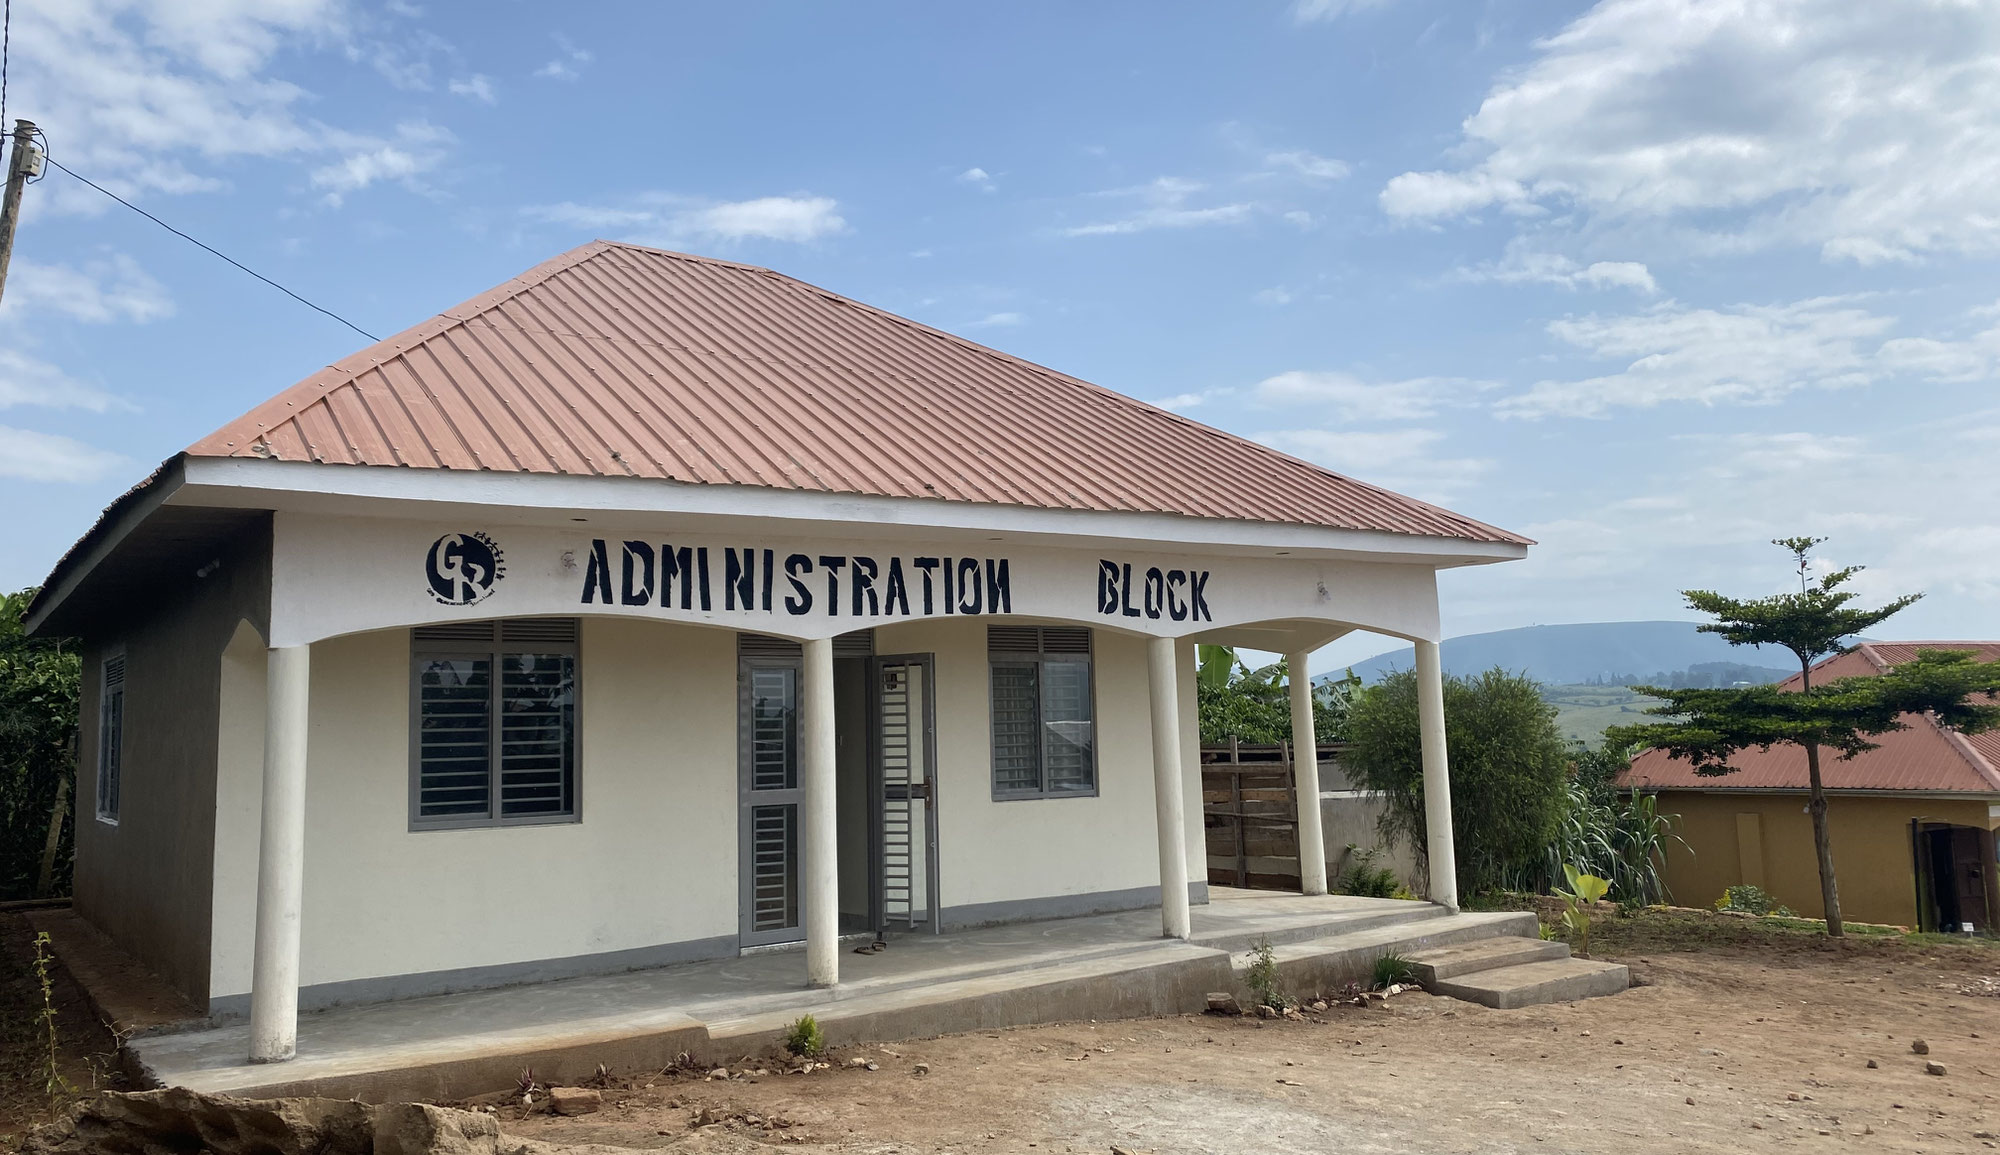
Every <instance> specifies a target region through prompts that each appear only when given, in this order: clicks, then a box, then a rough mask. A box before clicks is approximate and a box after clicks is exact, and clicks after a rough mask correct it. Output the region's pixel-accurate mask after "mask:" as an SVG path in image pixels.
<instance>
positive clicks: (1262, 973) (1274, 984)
mask: <svg viewBox="0 0 2000 1155" xmlns="http://www.w3.org/2000/svg"><path fill="white" fill-rule="evenodd" d="M1250 953H1251V956H1252V957H1251V960H1250V969H1249V970H1248V971H1247V972H1245V973H1244V975H1243V984H1244V985H1245V986H1247V987H1249V988H1250V993H1251V994H1252V995H1254V996H1255V997H1256V999H1257V1005H1258V1006H1260V1007H1270V1008H1271V1009H1273V1010H1278V1011H1282V1010H1284V1009H1285V1008H1286V1007H1289V1006H1291V1005H1292V1000H1291V999H1289V998H1286V997H1285V992H1284V991H1282V990H1280V989H1279V987H1278V957H1277V953H1276V952H1275V951H1273V950H1272V949H1271V940H1270V939H1268V938H1266V939H1261V940H1259V941H1258V943H1257V945H1256V946H1255V947H1253V948H1251V951H1250Z"/></svg>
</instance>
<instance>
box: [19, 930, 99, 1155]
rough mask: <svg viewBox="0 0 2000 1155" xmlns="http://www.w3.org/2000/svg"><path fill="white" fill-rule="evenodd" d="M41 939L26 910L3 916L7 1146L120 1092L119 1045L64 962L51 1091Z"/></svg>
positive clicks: (57, 968) (52, 977)
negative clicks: (90, 1101)
mask: <svg viewBox="0 0 2000 1155" xmlns="http://www.w3.org/2000/svg"><path fill="white" fill-rule="evenodd" d="M34 940H35V935H34V931H33V930H32V929H31V928H30V927H29V926H28V920H27V919H26V918H25V917H23V916H22V915H20V914H18V913H13V912H8V913H0V1149H5V1148H7V1147H9V1146H10V1145H11V1143H12V1141H13V1139H14V1138H16V1137H18V1136H19V1135H20V1134H21V1133H22V1132H24V1131H25V1130H27V1128H28V1127H30V1126H33V1125H34V1124H36V1123H41V1122H46V1121H48V1120H49V1119H52V1118H54V1117H55V1116H56V1115H57V1114H59V1113H61V1111H62V1110H63V1108H65V1107H67V1106H68V1105H69V1104H71V1103H73V1102H75V1101H76V1099H77V1098H79V1097H81V1096H85V1095H90V1094H94V1093H95V1092H97V1091H98V1090H101V1089H107V1088H110V1089H118V1088H121V1087H122V1085H123V1077H122V1076H121V1075H119V1074H117V1063H116V1057H117V1051H118V1046H117V1040H116V1039H115V1038H114V1037H113V1036H112V1034H111V1031H110V1030H109V1029H108V1028H106V1027H105V1026H104V1024H103V1023H101V1022H99V1021H98V1019H97V1016H96V1015H95V1014H93V1013H92V1011H91V1008H90V1003H89V1002H88V1000H86V999H85V998H84V994H83V991H82V990H81V989H80V988H78V987H77V985H76V983H75V982H74V981H72V980H71V979H70V976H69V974H68V973H67V972H65V971H64V970H63V969H62V967H61V965H60V964H55V963H52V964H51V965H50V968H49V981H50V988H51V990H50V997H49V1000H48V1005H52V1006H53V1007H54V1008H55V1028H56V1040H55V1041H56V1046H55V1071H56V1074H57V1075H59V1076H60V1083H59V1085H58V1087H57V1089H56V1090H55V1091H53V1093H52V1092H51V1091H50V1090H49V1061H50V1060H49V1036H48V1025H47V1023H46V1022H44V1020H43V1018H42V1010H43V1007H44V1000H43V997H42V988H41V981H40V979H39V977H38V976H37V974H36V970H35V942H34Z"/></svg>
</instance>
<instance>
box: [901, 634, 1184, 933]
mask: <svg viewBox="0 0 2000 1155" xmlns="http://www.w3.org/2000/svg"><path fill="white" fill-rule="evenodd" d="M987 625H988V623H987V622H986V621H982V620H978V619H972V620H959V621H942V622H918V623H911V624H909V625H899V626H885V627H882V628H881V629H878V630H877V631H876V637H875V649H876V651H877V652H878V653H884V654H908V653H932V654H935V655H936V669H937V687H936V691H937V729H938V741H937V745H938V803H937V804H938V849H939V858H940V863H939V874H940V879H939V881H940V885H941V886H942V888H943V905H944V910H945V921H946V925H952V924H953V923H966V922H979V921H987V920H997V919H1007V918H1018V917H1032V916H1033V915H1035V914H1038V913H1041V914H1054V913H1071V912H1076V913H1081V912H1082V911H1085V910H1095V909H1111V908H1113V907H1116V906H1124V907H1131V906H1137V905H1142V904H1143V903H1144V902H1145V901H1146V899H1145V897H1144V896H1143V895H1142V894H1140V893H1138V892H1142V891H1146V890H1149V889H1150V890H1151V892H1152V894H1153V895H1157V893H1158V888H1159V883H1160V861H1159V849H1158V839H1157V835H1156V833H1155V818H1154V814H1155V811H1154V806H1153V740H1152V728H1151V727H1152V712H1151V705H1150V703H1149V700H1148V696H1147V695H1148V684H1149V683H1148V675H1147V668H1146V640H1145V639H1144V638H1139V637H1134V636H1132V635H1128V634H1117V633H1111V632H1109V631H1105V630H1098V631H1095V632H1094V634H1093V641H1092V645H1093V647H1094V651H1095V652H1094V655H1093V659H1092V673H1093V676H1094V678H1095V680H1096V698H1097V795H1096V796H1095V797H1092V798H1039V799H1010V800H1007V801H995V800H994V798H993V779H992V743H993V739H992V729H991V699H990V697H989V693H990V690H989V685H988V676H987V650H986V627H987ZM1184 648H1185V649H1186V651H1187V652H1186V654H1185V655H1184V659H1185V660H1184V661H1183V667H1184V669H1183V671H1182V682H1183V683H1184V689H1185V691H1186V692H1185V693H1184V694H1183V695H1182V697H1183V699H1184V701H1183V706H1182V714H1183V718H1182V722H1183V725H1182V730H1183V740H1182V760H1183V770H1184V771H1189V770H1191V769H1192V768H1194V767H1196V766H1197V765H1198V756H1197V755H1198V751H1199V746H1198V742H1197V741H1196V731H1195V729H1194V722H1193V709H1194V702H1193V648H1192V646H1187V647H1184ZM1182 777H1183V780H1184V782H1186V783H1187V784H1188V785H1187V788H1186V789H1185V790H1184V792H1183V797H1184V800H1185V801H1184V806H1185V807H1186V810H1187V813H1188V815H1189V816H1190V822H1189V832H1190V833H1189V847H1190V855H1191V857H1190V859H1189V864H1190V871H1191V873H1192V875H1193V877H1195V878H1197V879H1199V878H1200V877H1201V874H1200V870H1199V866H1200V863H1201V861H1202V859H1201V850H1200V845H1201V844H1200V835H1201V826H1200V818H1201V795H1200V779H1199V776H1198V772H1196V773H1185V772H1184V773H1183V776H1182ZM1154 901H1156V899H1154Z"/></svg>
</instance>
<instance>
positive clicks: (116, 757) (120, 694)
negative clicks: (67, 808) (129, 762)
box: [97, 650, 125, 825]
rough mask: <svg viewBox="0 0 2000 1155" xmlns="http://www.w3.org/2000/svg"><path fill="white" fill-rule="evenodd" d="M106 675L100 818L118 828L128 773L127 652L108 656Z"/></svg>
mask: <svg viewBox="0 0 2000 1155" xmlns="http://www.w3.org/2000/svg"><path fill="white" fill-rule="evenodd" d="M103 673H104V677H103V682H102V687H101V690H100V692H99V694H98V698H97V817H98V819H99V821H103V822H109V823H111V824H113V825H116V824H117V822H118V801H119V797H118V796H119V787H120V786H121V785H122V782H121V780H122V779H123V777H124V770H125V651H123V650H113V651H111V652H109V653H107V654H105V656H104V671H103Z"/></svg>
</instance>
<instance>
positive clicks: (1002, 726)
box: [986, 626, 1097, 799]
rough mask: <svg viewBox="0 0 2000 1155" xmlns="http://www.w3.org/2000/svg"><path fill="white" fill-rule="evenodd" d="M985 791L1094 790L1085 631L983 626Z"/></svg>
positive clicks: (1002, 794)
mask: <svg viewBox="0 0 2000 1155" xmlns="http://www.w3.org/2000/svg"><path fill="white" fill-rule="evenodd" d="M986 649H987V660H988V664H989V667H990V670H991V685H992V693H993V797H994V798H996V799H1012V798H1072V797H1080V796H1088V795H1092V794H1095V793H1097V732H1096V731H1097V727H1096V720H1095V719H1096V709H1095V704H1094V701H1093V692H1092V683H1091V673H1090V631H1089V630H1088V629H1085V628H1082V627H1074V626H989V627H987V633H986Z"/></svg>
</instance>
